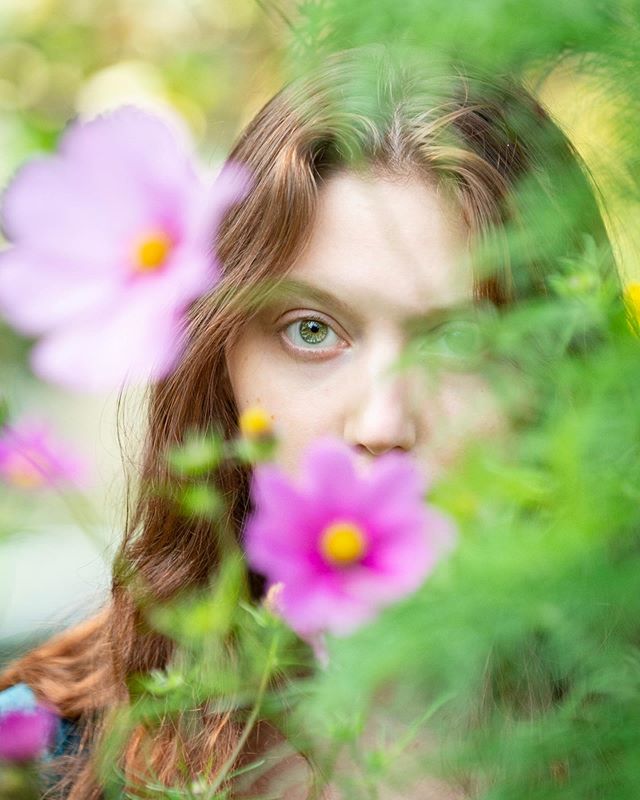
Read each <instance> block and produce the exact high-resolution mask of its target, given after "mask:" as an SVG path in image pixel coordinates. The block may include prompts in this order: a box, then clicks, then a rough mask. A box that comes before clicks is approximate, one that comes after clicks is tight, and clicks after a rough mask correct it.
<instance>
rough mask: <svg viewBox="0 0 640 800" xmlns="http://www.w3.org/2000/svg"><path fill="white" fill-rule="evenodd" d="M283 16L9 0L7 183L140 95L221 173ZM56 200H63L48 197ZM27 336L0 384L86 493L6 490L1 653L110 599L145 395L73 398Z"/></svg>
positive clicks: (272, 77)
mask: <svg viewBox="0 0 640 800" xmlns="http://www.w3.org/2000/svg"><path fill="white" fill-rule="evenodd" d="M282 33H283V24H282V22H281V21H279V20H278V19H277V18H274V15H273V13H270V12H269V11H265V10H264V9H263V8H262V7H261V5H260V4H259V3H258V2H255V0H133V1H132V0H126V1H125V0H2V2H1V3H0V186H1V187H4V186H6V184H7V182H8V181H9V180H10V178H11V176H12V175H13V173H14V172H15V170H16V168H17V167H18V166H19V165H21V164H22V163H23V162H24V161H25V160H27V159H28V158H30V157H32V156H34V155H36V154H38V153H44V152H48V151H50V150H52V149H53V148H54V147H55V145H56V142H57V140H58V137H59V135H60V133H61V131H62V130H63V129H64V128H65V126H66V125H67V124H68V123H69V121H71V120H73V119H74V118H76V117H78V116H80V117H82V118H90V117H93V116H95V115H96V114H99V113H100V112H103V111H105V110H107V109H111V108H114V107H116V106H119V105H122V104H126V103H134V104H136V105H138V106H143V107H145V108H149V109H153V110H154V111H156V112H159V113H162V112H163V110H166V109H170V110H173V111H174V112H175V111H177V112H178V113H179V114H180V115H181V116H182V117H183V118H184V120H185V122H186V124H187V126H188V127H189V128H190V130H191V132H192V134H193V137H194V138H195V140H196V141H197V143H198V145H199V149H200V154H201V156H202V157H203V159H204V161H205V163H210V164H211V166H212V167H215V166H216V165H217V164H219V162H220V161H221V160H222V159H223V158H224V155H225V153H226V152H227V151H228V149H229V146H230V144H231V142H232V140H233V138H234V137H235V135H236V134H237V132H238V131H239V130H240V129H241V128H242V126H243V125H244V123H245V122H247V121H248V120H249V119H250V118H251V116H252V115H253V114H254V113H255V111H257V110H258V108H259V107H260V106H261V105H262V104H263V103H264V102H265V101H266V100H267V99H268V97H269V96H270V95H271V94H272V93H273V92H274V91H275V90H276V88H277V87H278V85H279V84H280V82H281V80H282V75H281V72H282V68H281V60H282V47H281V37H282ZM51 201H52V202H55V198H51ZM28 350H29V342H26V341H25V340H24V339H21V338H19V337H17V336H16V335H15V334H13V332H12V331H11V330H10V329H9V328H8V327H6V326H4V325H3V324H2V322H0V391H1V394H2V395H3V396H4V397H5V398H6V400H7V401H8V405H9V409H10V412H11V414H12V415H14V414H15V415H18V414H19V415H21V416H22V415H23V414H29V415H33V416H37V417H39V418H42V419H45V420H46V421H47V422H49V423H51V425H52V427H53V428H54V429H55V430H56V431H57V432H58V433H59V434H60V436H61V437H64V439H65V440H66V441H67V442H69V443H70V445H72V446H73V448H74V450H76V451H77V452H78V453H80V454H82V455H83V456H85V457H86V459H87V460H88V461H89V462H90V464H91V465H92V469H91V473H92V474H91V488H90V490H89V492H88V493H87V494H86V497H84V496H83V497H82V498H70V497H62V496H57V495H56V494H54V493H52V492H51V491H49V492H38V493H34V492H32V491H31V492H30V491H27V490H25V491H19V490H16V489H14V488H8V487H2V486H0V659H1V660H4V657H8V656H10V654H11V653H13V652H15V651H16V650H17V649H20V650H21V649H23V648H25V647H27V646H28V645H29V644H31V643H32V642H33V641H36V640H39V639H41V638H44V637H46V635H48V633H50V632H51V630H52V629H55V628H59V627H64V626H65V625H66V624H68V623H69V622H71V621H72V620H74V619H77V618H82V617H84V616H86V615H87V614H88V613H90V611H91V610H92V609H93V608H95V607H97V606H98V605H99V604H100V603H101V602H102V599H103V598H104V596H105V592H106V591H107V587H108V582H109V562H110V558H111V554H112V552H113V545H114V543H115V542H117V540H118V539H119V536H120V531H121V529H122V524H123V519H124V474H125V470H124V465H123V460H122V457H121V456H122V453H121V446H120V445H121V443H122V445H123V446H124V451H125V453H126V456H125V460H126V458H128V457H132V458H133V459H134V460H135V457H136V455H137V453H138V452H139V444H140V441H139V437H140V421H141V420H142V414H143V398H142V397H139V396H136V395H135V394H134V393H131V394H129V395H128V396H127V397H126V398H124V400H123V403H122V407H121V413H120V425H121V430H120V434H121V437H122V442H121V443H120V442H119V441H118V430H117V425H118V396H117V394H116V393H115V392H114V393H113V394H108V395H103V396H81V395H72V394H69V393H66V392H64V391H61V390H59V389H56V388H55V387H52V386H47V385H45V384H43V383H42V382H40V381H38V380H37V379H35V378H34V377H33V376H32V375H31V373H30V371H29V369H28V365H27V354H28Z"/></svg>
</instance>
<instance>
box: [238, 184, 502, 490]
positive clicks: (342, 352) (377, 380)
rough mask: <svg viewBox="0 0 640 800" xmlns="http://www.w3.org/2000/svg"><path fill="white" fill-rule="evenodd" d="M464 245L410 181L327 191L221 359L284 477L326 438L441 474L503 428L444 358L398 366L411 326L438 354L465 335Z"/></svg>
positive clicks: (470, 377) (446, 204)
mask: <svg viewBox="0 0 640 800" xmlns="http://www.w3.org/2000/svg"><path fill="white" fill-rule="evenodd" d="M467 240H468V231H467V229H466V227H465V225H464V223H463V220H462V217H461V215H460V212H459V211H458V210H457V209H456V208H455V207H454V206H453V205H452V204H451V202H450V201H449V200H447V199H446V198H445V197H444V196H443V194H442V193H440V192H438V190H437V189H435V188H433V187H432V186H431V185H429V184H427V183H425V182H424V181H421V180H419V179H418V178H407V179H405V180H402V181H401V180H390V179H386V178H370V179H365V178H363V177H361V176H358V175H356V174H354V173H346V172H345V173H343V174H339V175H337V176H334V177H332V178H331V179H329V180H328V181H327V182H326V183H325V184H324V186H323V187H322V189H321V191H320V196H319V207H318V214H317V218H316V222H315V226H314V228H313V231H312V233H311V239H310V242H309V244H308V246H307V248H306V249H305V251H304V252H303V254H302V255H301V256H300V258H299V259H298V261H297V262H296V263H295V264H294V265H293V268H292V269H291V271H290V272H289V274H288V281H287V283H286V285H285V286H284V287H283V289H282V291H280V292H278V296H277V298H275V299H274V300H273V301H272V302H270V303H269V304H268V305H267V306H266V307H265V308H264V309H263V310H262V311H261V312H260V313H259V315H258V316H257V317H256V318H255V319H253V320H251V321H250V322H249V323H248V324H247V325H246V326H245V328H244V329H243V331H242V333H241V335H240V337H239V338H238V340H237V341H236V342H235V343H234V345H233V347H232V348H231V349H230V351H229V353H228V355H227V363H228V369H229V375H230V378H231V384H232V389H233V392H234V396H235V399H236V403H237V406H238V409H239V411H240V412H241V411H243V410H244V409H246V408H248V407H250V406H256V405H257V406H261V407H262V408H264V409H266V410H267V411H268V412H269V413H270V414H271V415H272V416H273V419H274V422H275V426H276V431H277V433H278V435H279V437H280V449H279V455H278V459H277V460H278V461H279V463H280V464H281V465H282V466H283V467H284V468H285V469H286V470H287V471H288V472H289V473H290V474H294V473H295V472H296V470H297V467H298V464H299V458H300V455H301V453H302V451H303V450H304V449H305V448H306V446H307V445H308V444H309V443H310V442H312V441H313V440H314V439H316V438H317V437H319V436H322V435H326V434H332V435H334V436H337V437H340V438H341V439H343V440H344V441H346V442H347V443H349V444H350V445H352V446H353V448H354V449H355V450H356V451H357V452H358V453H359V454H360V455H361V457H362V458H363V459H369V458H372V457H375V456H378V455H380V454H382V453H386V452H387V451H390V450H402V451H406V452H408V453H411V454H412V455H414V456H415V457H416V458H417V459H419V460H420V462H421V463H422V464H423V465H424V467H425V471H426V472H427V474H430V475H432V476H434V477H437V475H438V474H439V473H440V472H441V470H442V469H443V468H444V467H446V466H447V465H448V464H449V463H451V461H452V459H455V457H456V456H457V455H459V453H460V452H461V449H462V448H463V446H464V444H465V442H467V441H468V440H469V439H470V438H477V437H478V436H482V435H486V434H490V433H492V432H493V431H495V430H496V429H497V428H498V427H499V426H500V415H499V414H498V412H497V408H496V405H495V403H494V402H492V398H491V395H490V391H489V389H488V387H487V385H486V383H485V382H484V381H483V380H482V379H481V378H480V377H479V376H478V375H475V374H473V373H471V372H469V371H467V372H465V371H462V370H460V369H447V368H446V364H447V358H446V357H445V358H444V360H442V359H441V360H440V361H438V364H439V366H438V367H437V368H436V367H434V369H433V370H431V369H430V368H429V366H428V364H429V361H428V360H427V362H426V366H425V365H424V364H423V365H420V366H418V365H413V366H411V367H410V368H409V369H405V370H399V369H397V362H398V359H399V358H400V356H401V355H402V354H403V351H404V350H405V348H406V346H407V344H408V343H409V342H410V341H411V339H412V337H413V336H414V335H415V333H416V331H418V330H419V331H421V332H426V335H427V337H428V341H429V342H432V343H433V347H434V352H436V353H439V354H443V353H444V355H445V356H447V352H446V351H447V348H450V349H451V348H453V351H454V352H453V353H452V355H454V356H455V347H456V338H457V339H458V340H459V339H460V336H462V340H463V341H464V337H465V336H468V330H466V331H465V325H467V324H471V323H467V322H466V321H465V320H466V319H468V317H469V314H471V308H472V277H471V271H470V268H469V265H468V258H467V255H468V253H467ZM461 326H462V327H461Z"/></svg>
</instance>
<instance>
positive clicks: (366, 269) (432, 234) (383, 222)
mask: <svg viewBox="0 0 640 800" xmlns="http://www.w3.org/2000/svg"><path fill="white" fill-rule="evenodd" d="M467 243H468V229H467V227H466V226H465V224H464V222H463V219H462V214H461V213H460V211H459V210H458V209H457V208H456V206H455V204H454V203H453V201H452V200H451V199H450V198H448V197H446V196H445V195H444V192H442V191H441V190H439V189H438V188H437V187H435V186H433V185H431V184H430V183H428V182H427V181H426V180H421V179H420V178H417V177H407V178H405V179H390V178H386V177H384V178H382V177H368V176H367V177H363V176H360V175H357V174H355V173H348V172H345V173H341V174H338V175H335V176H333V177H331V178H330V179H329V180H328V181H327V182H326V183H325V184H324V185H323V186H322V188H321V189H320V193H319V202H318V211H317V216H316V220H315V224H314V227H313V229H312V232H311V237H310V240H309V242H308V245H307V247H306V248H305V250H304V251H303V253H302V255H301V256H300V258H299V259H298V261H297V262H296V264H295V265H294V266H293V269H292V270H291V271H290V272H289V277H291V278H294V279H299V280H302V281H305V282H308V283H311V284H313V285H314V286H318V287H319V288H322V289H324V290H326V291H328V292H331V293H333V294H335V295H337V296H338V297H340V298H341V299H342V300H343V301H345V302H347V303H352V304H355V305H356V306H357V307H358V308H360V309H366V310H367V312H370V313H371V314H376V313H385V314H387V315H390V316H394V317H398V318H399V319H404V318H407V317H410V316H415V315H422V314H424V313H428V311H429V310H430V309H432V308H434V309H435V308H442V307H443V306H449V305H454V304H457V303H460V302H464V301H467V300H470V299H471V297H472V288H473V282H472V275H471V271H470V268H469V265H468V259H467V257H466V256H467Z"/></svg>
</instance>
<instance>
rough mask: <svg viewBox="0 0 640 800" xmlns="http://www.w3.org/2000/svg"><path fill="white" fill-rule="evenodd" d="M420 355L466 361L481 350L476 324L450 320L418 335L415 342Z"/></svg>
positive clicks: (467, 321)
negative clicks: (420, 335) (418, 337)
mask: <svg viewBox="0 0 640 800" xmlns="http://www.w3.org/2000/svg"><path fill="white" fill-rule="evenodd" d="M416 349H417V351H418V353H419V354H420V355H424V356H436V357H440V358H444V359H452V360H454V359H460V360H462V361H465V362H466V361H468V360H470V359H473V358H475V357H477V356H478V355H479V353H480V350H481V337H480V330H479V327H478V325H477V324H476V323H475V322H471V321H469V320H452V321H450V322H445V323H443V324H442V325H438V327H437V328H435V329H434V330H432V331H430V332H429V333H427V334H425V335H424V336H422V337H420V339H419V340H418V341H417V343H416Z"/></svg>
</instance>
